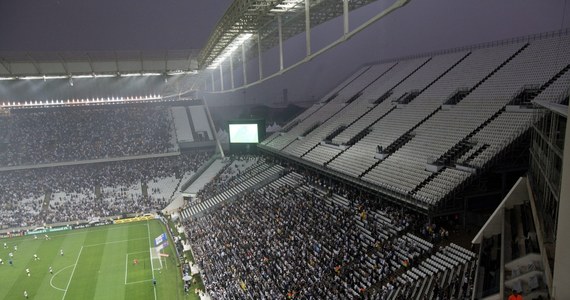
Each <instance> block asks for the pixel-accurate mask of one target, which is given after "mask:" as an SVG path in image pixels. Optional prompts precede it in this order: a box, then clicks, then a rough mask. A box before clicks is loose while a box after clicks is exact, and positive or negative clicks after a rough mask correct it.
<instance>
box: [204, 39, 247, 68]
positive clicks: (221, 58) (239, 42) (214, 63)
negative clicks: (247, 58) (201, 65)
mask: <svg viewBox="0 0 570 300" xmlns="http://www.w3.org/2000/svg"><path fill="white" fill-rule="evenodd" d="M252 35H253V34H251V33H242V34H240V35H238V36H237V37H236V38H235V39H234V40H233V41H232V42H231V43H230V44H229V45H228V46H227V47H226V49H224V51H222V53H221V54H220V55H218V57H216V58H214V60H213V61H212V64H210V66H208V68H207V69H209V70H214V69H216V68H217V67H218V66H219V65H220V64H221V63H222V62H224V60H226V58H228V57H229V56H230V55H232V53H234V52H235V51H236V49H237V48H238V47H240V46H241V45H242V44H243V43H245V42H246V41H247V40H248V39H249V38H251V36H252Z"/></svg>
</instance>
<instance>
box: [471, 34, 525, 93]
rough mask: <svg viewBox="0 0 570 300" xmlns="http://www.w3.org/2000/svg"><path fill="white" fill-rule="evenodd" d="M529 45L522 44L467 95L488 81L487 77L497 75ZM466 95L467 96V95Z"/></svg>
mask: <svg viewBox="0 0 570 300" xmlns="http://www.w3.org/2000/svg"><path fill="white" fill-rule="evenodd" d="M529 45H530V44H529V43H526V44H524V45H523V46H522V47H521V48H520V49H519V50H517V52H515V53H514V54H513V55H511V56H510V57H509V58H507V59H506V60H505V61H504V62H503V63H502V64H500V65H499V66H498V67H496V68H495V69H494V70H493V71H491V73H489V74H487V76H485V77H484V78H483V79H481V80H480V81H479V82H478V83H477V84H475V85H474V86H473V87H472V88H471V89H470V90H469V93H471V92H473V90H475V89H476V88H478V87H479V86H480V85H481V84H483V82H485V81H486V80H487V79H489V77H491V76H493V75H494V74H495V73H497V72H498V71H499V70H500V69H501V68H502V67H504V66H505V65H506V64H508V63H509V62H510V61H511V60H513V58H515V57H516V56H517V55H519V54H520V53H521V52H523V50H524V49H526V48H527V47H528V46H529ZM469 93H468V94H469Z"/></svg>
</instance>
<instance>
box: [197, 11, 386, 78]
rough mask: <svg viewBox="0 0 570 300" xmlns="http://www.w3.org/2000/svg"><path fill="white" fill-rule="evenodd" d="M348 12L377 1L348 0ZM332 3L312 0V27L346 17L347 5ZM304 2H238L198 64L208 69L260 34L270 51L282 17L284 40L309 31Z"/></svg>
mask: <svg viewBox="0 0 570 300" xmlns="http://www.w3.org/2000/svg"><path fill="white" fill-rule="evenodd" d="M345 1H346V2H347V4H348V10H349V11H350V10H354V9H357V8H359V7H362V6H364V5H366V4H369V3H371V2H374V1H377V0H350V1H349V0H345ZM345 1H332V0H308V3H309V12H310V13H309V15H310V16H309V18H310V22H309V24H310V26H311V27H313V26H316V25H319V24H321V23H324V22H326V21H328V20H330V19H333V18H336V17H338V16H341V15H342V14H343V9H344V7H343V2H345ZM305 7H306V3H305V1H304V0H236V1H234V2H233V3H232V5H231V6H230V7H229V8H228V10H227V11H226V13H225V15H224V16H223V17H222V19H221V20H220V21H219V22H218V25H217V26H216V28H215V29H214V32H213V33H212V34H211V35H210V38H209V40H208V43H207V44H206V46H205V47H204V48H203V49H202V51H201V52H200V55H199V58H198V64H199V67H200V68H201V69H204V68H206V67H208V66H209V65H210V64H212V63H213V62H214V60H215V59H216V57H218V56H220V55H221V54H222V52H223V51H224V50H225V49H226V48H227V47H228V46H229V45H230V44H231V43H232V42H233V41H234V40H236V39H237V38H239V37H240V35H243V34H258V35H259V37H260V38H261V39H262V40H263V41H262V45H261V49H262V50H266V49H269V48H272V47H274V46H276V45H277V44H278V43H279V34H278V33H277V32H278V30H279V28H278V20H277V16H278V15H280V17H281V22H282V23H281V24H282V33H281V34H282V38H283V40H286V39H288V38H291V37H293V36H294V35H297V34H299V33H301V32H303V31H305V29H306V23H305V20H306V18H305V11H306V10H305Z"/></svg>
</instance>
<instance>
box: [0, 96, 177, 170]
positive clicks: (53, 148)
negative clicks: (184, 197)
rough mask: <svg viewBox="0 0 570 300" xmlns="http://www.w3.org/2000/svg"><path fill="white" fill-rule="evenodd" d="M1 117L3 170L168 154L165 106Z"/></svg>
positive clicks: (26, 112) (170, 147)
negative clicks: (15, 167) (15, 166)
mask: <svg viewBox="0 0 570 300" xmlns="http://www.w3.org/2000/svg"><path fill="white" fill-rule="evenodd" d="M2 119H4V121H3V122H4V123H6V122H7V123H8V125H4V126H8V130H6V131H4V130H3V132H5V133H4V134H5V137H4V140H5V142H6V146H5V149H4V151H0V165H3V166H14V165H33V164H42V163H51V162H60V161H75V160H87V159H96V158H108V157H123V156H133V155H141V154H154V153H165V152H173V151H174V145H173V144H172V143H171V141H172V139H171V137H172V136H174V133H173V130H174V126H173V125H172V118H171V116H170V113H169V110H168V108H167V107H160V106H158V107H145V106H134V107H123V108H62V109H56V110H53V109H51V110H49V109H48V110H35V111H30V110H18V111H14V112H12V113H11V114H10V115H9V116H4V117H2ZM149 120H152V122H149Z"/></svg>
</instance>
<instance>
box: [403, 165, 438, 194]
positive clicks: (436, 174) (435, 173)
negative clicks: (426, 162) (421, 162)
mask: <svg viewBox="0 0 570 300" xmlns="http://www.w3.org/2000/svg"><path fill="white" fill-rule="evenodd" d="M443 170H445V168H441V169H439V171H437V172H434V173H432V174H431V175H429V176H428V178H426V179H424V181H422V182H421V183H420V184H418V185H417V186H416V187H415V188H414V189H413V190H412V191H411V192H410V195H414V194H416V193H417V192H418V191H419V190H420V189H421V188H423V187H424V186H426V185H427V184H428V183H430V182H431V181H432V180H433V179H434V178H436V177H437V176H439V174H441V173H442V172H443Z"/></svg>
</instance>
